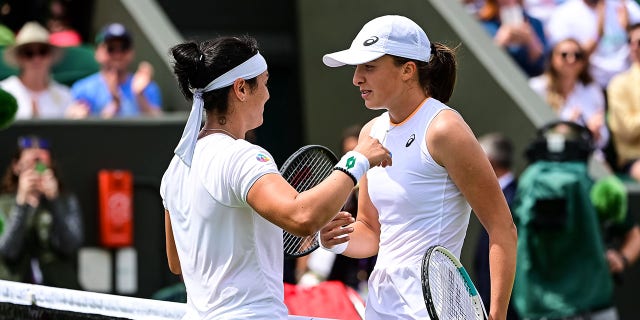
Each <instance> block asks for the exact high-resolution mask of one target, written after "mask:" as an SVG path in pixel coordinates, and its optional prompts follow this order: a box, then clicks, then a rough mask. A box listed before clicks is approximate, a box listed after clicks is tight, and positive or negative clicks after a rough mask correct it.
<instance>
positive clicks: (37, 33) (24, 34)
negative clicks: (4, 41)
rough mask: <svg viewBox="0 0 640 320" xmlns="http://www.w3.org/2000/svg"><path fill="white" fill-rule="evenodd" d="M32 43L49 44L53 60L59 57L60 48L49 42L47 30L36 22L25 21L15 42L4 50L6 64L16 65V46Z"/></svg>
mask: <svg viewBox="0 0 640 320" xmlns="http://www.w3.org/2000/svg"><path fill="white" fill-rule="evenodd" d="M32 43H40V44H45V45H49V46H51V56H52V57H53V61H57V60H59V58H60V55H61V51H60V50H59V49H60V48H58V47H56V46H54V45H52V44H51V43H49V31H47V29H45V28H44V27H43V26H42V25H40V24H39V23H37V22H33V21H32V22H27V23H25V24H24V26H22V28H21V29H20V31H18V34H17V35H16V42H15V43H14V44H13V45H11V46H10V47H8V48H7V49H6V50H5V51H4V60H5V62H6V63H7V64H8V65H11V66H18V59H17V53H18V50H17V49H18V48H19V47H21V46H23V45H27V44H32Z"/></svg>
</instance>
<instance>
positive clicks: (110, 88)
mask: <svg viewBox="0 0 640 320" xmlns="http://www.w3.org/2000/svg"><path fill="white" fill-rule="evenodd" d="M96 44H97V47H96V52H95V57H96V61H97V62H98V63H99V64H100V71H99V72H97V73H95V74H93V75H90V76H88V77H86V78H84V79H80V80H78V81H77V82H76V83H74V84H73V86H72V87H71V92H72V95H73V98H74V103H73V104H72V106H71V107H70V109H69V112H68V113H67V115H68V116H69V117H72V118H85V117H89V116H95V117H102V118H113V117H132V116H141V115H147V116H155V115H159V114H161V109H160V105H161V94H160V89H159V87H158V85H157V84H156V83H155V82H154V81H153V67H152V66H151V64H149V63H148V62H145V61H143V62H141V63H140V65H139V66H138V70H137V71H136V72H135V73H131V72H129V71H128V69H129V66H130V65H131V63H132V62H133V58H134V49H133V37H132V36H131V33H130V32H129V31H128V30H127V29H126V28H125V26H124V25H122V24H120V23H111V24H108V25H106V26H105V27H104V28H102V30H101V31H100V32H99V33H98V35H97V36H96Z"/></svg>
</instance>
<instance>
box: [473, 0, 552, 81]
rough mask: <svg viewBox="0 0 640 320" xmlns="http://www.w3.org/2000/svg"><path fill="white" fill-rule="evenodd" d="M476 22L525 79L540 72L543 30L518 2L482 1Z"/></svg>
mask: <svg viewBox="0 0 640 320" xmlns="http://www.w3.org/2000/svg"><path fill="white" fill-rule="evenodd" d="M478 19H479V20H480V22H481V23H482V25H483V26H484V28H485V29H486V30H487V32H489V35H491V37H492V38H493V41H494V42H495V44H496V45H498V46H499V47H501V48H503V49H505V50H506V51H507V52H508V53H509V55H510V56H511V57H512V58H513V60H514V61H515V62H516V63H517V64H518V66H520V68H521V69H522V71H523V72H525V73H526V74H527V76H529V77H533V76H537V75H539V74H540V73H542V70H543V67H544V54H545V47H546V43H547V42H546V38H545V35H544V28H543V26H542V23H541V22H540V20H538V19H536V18H533V17H531V16H530V15H529V14H528V13H527V12H526V11H525V10H524V9H523V8H522V1H520V0H486V1H485V4H484V6H483V7H482V8H481V9H480V11H479V12H478Z"/></svg>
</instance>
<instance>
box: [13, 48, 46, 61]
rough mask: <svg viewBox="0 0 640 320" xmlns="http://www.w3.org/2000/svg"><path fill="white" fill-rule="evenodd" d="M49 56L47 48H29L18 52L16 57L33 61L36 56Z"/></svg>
mask: <svg viewBox="0 0 640 320" xmlns="http://www.w3.org/2000/svg"><path fill="white" fill-rule="evenodd" d="M49 54H51V47H49V46H29V47H24V48H20V49H19V50H18V55H19V56H21V57H23V58H26V59H33V58H35V57H36V56H40V57H46V56H48V55H49Z"/></svg>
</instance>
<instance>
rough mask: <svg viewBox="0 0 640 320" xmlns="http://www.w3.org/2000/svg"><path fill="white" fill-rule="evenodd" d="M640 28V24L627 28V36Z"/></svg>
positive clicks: (633, 24)
mask: <svg viewBox="0 0 640 320" xmlns="http://www.w3.org/2000/svg"><path fill="white" fill-rule="evenodd" d="M638 28H640V22H636V23H632V24H630V25H629V26H628V27H627V35H628V34H629V33H631V31H633V30H635V29H638Z"/></svg>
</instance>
